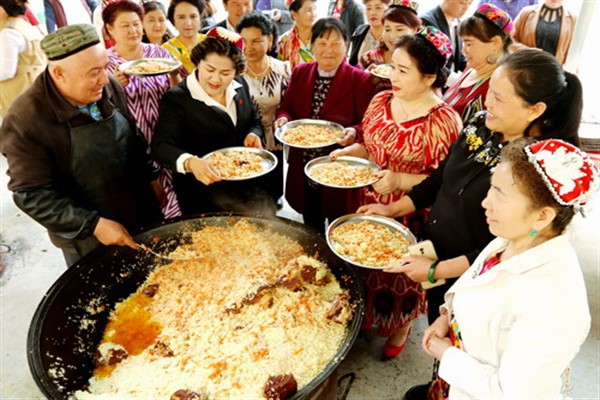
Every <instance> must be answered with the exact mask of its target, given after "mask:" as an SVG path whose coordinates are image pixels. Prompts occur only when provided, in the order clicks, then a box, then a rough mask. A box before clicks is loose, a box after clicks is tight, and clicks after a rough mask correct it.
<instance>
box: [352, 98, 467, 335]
mask: <svg viewBox="0 0 600 400" xmlns="http://www.w3.org/2000/svg"><path fill="white" fill-rule="evenodd" d="M392 99H393V93H392V91H391V90H388V91H384V92H381V93H378V94H377V95H376V96H375V97H373V100H371V103H370V104H369V107H368V108H367V111H366V112H365V116H364V118H363V123H362V127H363V137H362V138H359V140H358V141H359V142H360V143H361V144H363V145H364V146H365V148H366V149H367V151H368V152H369V155H370V157H371V160H372V161H373V162H375V163H376V164H377V165H379V166H380V167H381V168H382V169H389V170H391V171H394V172H404V173H410V174H429V173H430V172H431V171H433V170H434V169H436V168H437V167H438V165H439V164H440V162H441V161H442V160H443V159H444V158H445V157H446V155H447V154H448V149H449V147H450V144H451V143H452V142H454V141H455V140H456V139H457V138H458V134H459V133H460V131H461V129H462V122H461V118H460V115H458V113H457V112H456V111H454V109H453V108H452V107H450V106H448V105H447V104H445V103H440V104H438V105H437V106H434V107H432V108H431V109H430V110H429V112H428V113H427V115H425V116H421V117H418V118H416V119H413V120H410V121H406V122H402V123H396V122H395V121H394V119H393V118H392V109H391V102H392ZM363 194H364V198H363V203H364V204H369V203H380V204H390V203H392V202H394V201H397V200H399V199H400V198H401V197H402V196H404V194H405V193H404V192H402V191H399V190H398V191H395V192H392V193H390V194H387V195H381V194H379V193H377V192H376V191H375V190H373V188H371V187H368V188H366V189H365V190H364V193H363ZM426 214H427V211H421V212H418V213H415V214H413V215H412V216H407V217H405V218H404V219H403V221H402V222H403V223H404V224H405V225H407V226H409V227H410V228H411V230H413V232H414V233H415V234H416V235H417V236H418V235H419V232H418V224H420V223H422V221H423V219H424V218H426V216H427V215H426ZM360 272H361V276H362V278H363V280H364V282H365V286H366V292H367V301H366V313H365V320H364V325H365V326H370V325H377V326H378V329H379V334H380V335H381V336H390V335H392V334H393V333H395V332H396V331H397V330H398V329H400V327H402V326H403V325H404V324H406V323H407V322H409V321H412V320H413V319H415V318H417V317H418V316H419V315H420V314H421V313H424V312H425V311H426V303H425V292H424V291H423V290H422V288H421V285H420V284H419V283H417V282H413V281H412V280H411V279H409V278H408V277H407V276H406V275H405V274H391V273H386V272H383V271H378V270H367V269H361V271H360Z"/></svg>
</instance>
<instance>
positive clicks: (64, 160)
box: [0, 24, 161, 265]
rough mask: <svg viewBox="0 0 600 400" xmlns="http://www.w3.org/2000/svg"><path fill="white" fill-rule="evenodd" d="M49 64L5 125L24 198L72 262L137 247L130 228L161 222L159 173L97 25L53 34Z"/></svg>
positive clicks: (3, 144)
mask: <svg viewBox="0 0 600 400" xmlns="http://www.w3.org/2000/svg"><path fill="white" fill-rule="evenodd" d="M41 46H42V50H43V51H44V53H45V54H46V56H47V57H48V60H49V65H48V67H47V68H46V70H45V71H44V72H43V73H42V74H41V75H40V76H39V77H38V78H37V79H36V80H35V81H34V83H33V84H32V86H31V87H30V88H29V89H28V90H27V91H26V92H24V93H23V95H21V96H20V97H19V98H18V99H17V100H16V101H15V102H14V103H13V105H12V107H11V108H10V109H9V112H8V115H7V117H6V119H5V120H4V123H3V125H2V128H1V131H0V150H1V152H2V154H4V155H5V156H6V158H7V160H8V175H9V177H10V181H9V183H8V188H9V189H10V190H11V191H12V192H13V199H14V202H15V204H16V205H17V206H18V207H19V208H20V209H21V210H23V211H24V212H25V213H27V214H28V215H29V216H30V217H32V218H33V219H34V220H36V221H37V222H39V223H40V224H41V225H43V226H44V227H45V228H47V229H48V231H49V235H50V239H51V241H52V242H53V243H54V244H55V245H56V246H57V247H59V248H61V249H62V250H63V254H64V256H65V260H66V261H67V264H68V265H72V264H73V263H75V262H76V261H77V260H78V259H79V258H81V257H82V256H84V255H85V254H86V253H88V252H90V251H91V250H93V249H94V248H96V247H97V246H98V245H99V243H102V244H104V245H112V244H115V245H121V246H123V245H125V246H129V247H132V248H137V245H136V244H135V242H134V241H133V239H132V238H131V236H130V235H129V233H128V231H127V229H131V228H134V227H138V226H140V225H141V224H144V223H147V222H150V221H155V220H159V219H160V218H161V213H160V209H159V205H158V201H157V197H159V196H160V195H161V189H160V186H158V184H157V183H156V181H155V179H156V171H155V170H154V168H153V167H152V163H151V161H150V159H149V157H148V154H147V144H146V142H145V141H144V140H143V139H142V137H141V136H140V135H139V134H138V133H137V128H136V127H135V125H134V124H133V123H132V122H131V119H130V118H129V114H128V111H127V105H126V103H125V98H124V95H123V92H122V90H121V87H120V85H119V83H118V82H117V81H116V80H114V79H113V78H112V77H109V76H108V75H107V73H106V70H105V68H106V65H107V63H108V59H107V52H106V49H105V48H104V46H103V45H102V43H100V39H99V38H98V35H97V33H96V30H95V29H94V27H93V26H91V25H86V24H82V25H70V26H67V27H64V28H61V29H59V30H57V31H55V32H53V33H51V34H49V35H48V36H46V37H45V38H44V40H43V41H42V42H41Z"/></svg>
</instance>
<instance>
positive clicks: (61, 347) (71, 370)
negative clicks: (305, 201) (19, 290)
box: [27, 214, 364, 399]
mask: <svg viewBox="0 0 600 400" xmlns="http://www.w3.org/2000/svg"><path fill="white" fill-rule="evenodd" d="M240 219H248V220H250V221H252V222H253V223H255V224H257V225H259V226H262V227H265V228H268V229H270V230H272V231H274V232H277V233H280V234H284V235H286V236H288V237H291V238H293V239H295V240H297V241H298V242H299V243H300V244H301V245H302V246H303V247H304V249H305V250H306V251H307V252H308V253H309V254H315V253H318V254H319V258H320V259H321V260H323V261H325V262H327V264H328V265H329V268H330V269H331V271H332V273H333V274H334V275H335V276H336V277H337V278H338V280H339V281H340V284H341V285H342V287H344V288H346V289H348V290H349V292H350V295H351V301H352V302H353V304H355V306H356V311H355V314H354V318H353V320H352V321H351V322H350V326H349V330H348V336H347V337H346V339H345V341H344V342H343V344H342V346H341V347H340V349H339V350H338V352H337V354H336V355H335V357H334V358H333V359H332V360H331V361H330V362H329V364H328V365H327V366H326V367H325V368H324V369H323V371H321V372H320V373H319V374H318V375H317V376H316V377H315V378H314V379H313V380H312V381H311V382H310V383H309V384H308V385H306V386H305V387H304V388H302V390H300V391H299V392H298V393H297V394H296V395H295V396H294V399H305V398H308V397H309V396H310V394H311V393H312V392H314V391H315V390H316V389H317V388H318V387H319V385H321V383H323V382H324V381H325V379H327V377H328V376H329V375H330V374H331V373H332V372H333V371H334V370H335V368H336V367H337V366H338V364H339V363H340V362H341V360H342V359H343V358H344V356H345V355H346V354H347V353H348V351H349V350H350V347H351V346H352V344H353V343H354V340H355V339H356V335H357V334H358V330H359V327H360V322H361V320H362V315H363V313H364V299H363V293H362V288H361V284H360V278H359V276H358V274H357V272H356V271H355V270H354V269H353V268H352V267H349V266H347V265H346V264H345V263H344V262H342V261H341V260H340V259H338V258H337V257H336V256H335V255H334V254H333V253H332V252H331V250H330V249H329V248H328V247H327V245H326V243H325V240H324V238H323V236H322V235H320V234H318V233H317V232H316V231H314V230H312V229H309V228H307V227H305V226H304V225H301V224H299V223H296V222H292V221H289V220H286V219H281V218H278V219H265V218H259V217H249V216H243V215H231V214H227V215H225V214H212V215H206V216H201V217H193V218H188V219H179V220H174V221H169V222H165V223H163V224H162V225H159V226H156V227H153V228H150V229H147V230H144V231H143V232H141V233H139V234H137V235H136V236H135V237H134V239H135V240H136V242H137V243H143V244H148V245H151V247H153V248H154V249H155V250H157V251H160V252H169V251H171V250H173V249H174V248H175V247H177V246H178V245H179V244H181V243H184V242H186V241H187V240H189V232H193V231H196V230H199V229H201V228H202V227H203V226H208V225H214V226H229V225H232V224H235V223H236V222H237V221H239V220H240ZM157 262H160V261H157V260H156V258H155V257H154V256H152V255H149V254H147V253H144V252H142V251H135V250H132V249H129V248H126V247H115V246H111V247H103V248H100V249H97V250H95V251H94V252H92V253H90V254H88V255H87V256H86V257H84V258H83V259H81V260H80V261H79V262H78V263H77V264H76V265H74V266H72V267H70V268H69V269H68V270H67V271H66V272H65V273H64V274H63V275H62V276H61V277H60V278H59V279H58V280H57V281H56V282H55V283H54V285H53V286H52V287H51V288H50V290H49V291H48V293H46V295H45V296H44V298H43V300H42V302H41V303H40V305H39V306H38V308H37V310H36V312H35V314H34V316H33V320H32V321H31V326H30V328H29V335H28V338H27V349H28V361H29V367H30V369H31V373H32V374H33V378H34V379H35V381H36V383H37V385H38V387H39V388H40V389H41V391H42V392H43V394H44V395H46V396H47V397H48V398H50V399H64V398H67V397H69V395H70V394H71V393H73V392H74V391H76V390H79V389H82V388H84V387H85V386H86V383H87V381H88V379H89V378H90V377H91V375H92V371H93V369H94V364H93V360H92V356H93V354H94V352H95V349H96V347H97V345H98V343H99V342H100V340H101V338H102V334H103V332H104V328H105V326H106V323H107V321H108V317H109V314H110V312H111V311H112V310H113V308H114V306H115V304H117V303H118V302H120V301H121V300H123V299H125V298H126V297H127V296H129V295H130V294H131V293H133V292H134V291H136V290H137V288H138V286H139V285H140V284H141V283H142V282H143V281H144V280H145V279H146V277H147V275H148V273H149V272H150V270H151V269H152V268H153V267H154V266H156V265H157ZM342 277H344V278H342Z"/></svg>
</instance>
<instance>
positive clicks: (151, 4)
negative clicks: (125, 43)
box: [142, 1, 171, 43]
mask: <svg viewBox="0 0 600 400" xmlns="http://www.w3.org/2000/svg"><path fill="white" fill-rule="evenodd" d="M142 7H143V8H144V15H146V14H148V13H151V12H153V11H162V13H163V14H164V15H165V17H166V16H167V11H166V10H165V6H163V4H162V3H160V2H158V1H147V2H145V3H143V4H142ZM169 39H171V36H170V35H169V32H168V31H167V32H165V34H164V35H163V37H162V42H163V43H164V42H166V41H168V40H169ZM142 42H144V43H150V40H149V39H148V36H147V35H146V31H145V30H144V35H143V36H142Z"/></svg>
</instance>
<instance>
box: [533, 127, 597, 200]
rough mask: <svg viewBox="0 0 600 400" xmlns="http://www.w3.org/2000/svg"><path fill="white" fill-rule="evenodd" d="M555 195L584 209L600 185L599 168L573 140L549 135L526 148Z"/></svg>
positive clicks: (557, 198)
mask: <svg viewBox="0 0 600 400" xmlns="http://www.w3.org/2000/svg"><path fill="white" fill-rule="evenodd" d="M524 151H525V154H527V156H528V160H529V162H531V163H532V164H533V165H534V166H535V169H536V170H537V171H538V172H539V174H540V175H541V176H542V178H543V180H544V183H545V184H546V187H547V188H548V189H549V190H550V193H552V196H553V197H554V199H555V200H556V201H557V202H558V203H559V204H561V205H563V206H570V207H575V208H576V209H581V206H583V205H584V204H586V203H587V202H588V201H589V200H590V199H591V198H592V196H593V195H594V194H595V193H596V192H597V191H598V189H599V188H600V176H599V171H598V168H597V167H596V165H595V164H594V162H593V161H592V160H591V158H590V157H589V156H588V155H587V154H586V153H584V152H583V151H581V150H579V149H578V148H577V147H575V146H573V145H572V144H570V143H567V142H563V141H562V140H558V139H548V140H543V141H540V142H536V143H533V144H531V145H529V146H527V147H525V149H524Z"/></svg>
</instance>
